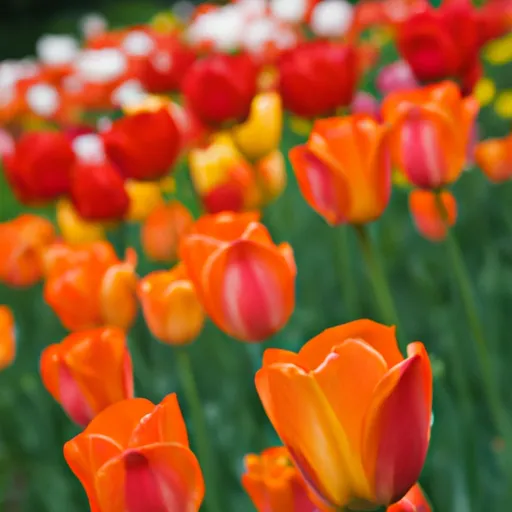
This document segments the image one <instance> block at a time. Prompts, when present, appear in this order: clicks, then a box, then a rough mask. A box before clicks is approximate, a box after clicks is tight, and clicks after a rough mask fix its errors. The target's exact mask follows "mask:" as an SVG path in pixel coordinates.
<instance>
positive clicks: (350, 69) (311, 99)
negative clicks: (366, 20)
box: [278, 41, 359, 118]
mask: <svg viewBox="0 0 512 512" xmlns="http://www.w3.org/2000/svg"><path fill="white" fill-rule="evenodd" d="M278 67H279V73H280V82H279V93H280V95H281V98H282V100H283V105H284V108H285V109H287V110H289V111H290V112H292V113H293V114H296V115H298V116H301V117H308V118H313V117H318V116H325V115H333V114H334V113H335V111H336V109H337V108H340V107H346V106H348V105H350V103H351V101H352V97H353V95H354V92H355V89H356V86H357V82H358V79H359V68H358V55H357V50H356V49H355V48H354V47H353V46H351V45H348V44H345V43H337V42H330V41H311V42H305V43H301V44H299V45H297V46H296V47H294V48H292V49H291V50H288V51H286V52H284V53H283V55H282V56H281V58H280V59H279V62H278Z"/></svg>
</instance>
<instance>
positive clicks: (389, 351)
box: [255, 320, 432, 510]
mask: <svg viewBox="0 0 512 512" xmlns="http://www.w3.org/2000/svg"><path fill="white" fill-rule="evenodd" d="M407 354H408V357H407V358H406V359H404V358H403V357H402V355H401V354H400V352H399V350H398V346H397V342H396V338H395V328H394V327H387V326H384V325H382V324H378V323H376V322H373V321H371V320H357V321H354V322H350V323H347V324H344V325H340V326H337V327H333V328H331V329H327V330H326V331H324V332H322V333H321V334H319V335H318V336H316V337H315V338H313V339H312V340H310V341H309V342H307V343H306V344H305V345H304V346H303V347H302V349H301V350H300V351H299V353H298V354H295V353H293V352H289V351H286V350H279V349H269V350H266V351H265V354H264V356H263V368H262V369H260V370H259V371H258V372H257V373H256V378H255V382H256V389H257V391H258V394H259V396H260V399H261V401H262V403H263V406H264V408H265V411H266V412H267V415H268V417H269V419H270V421H271V423H272V425H273V426H274V428H275V429H276V431H277V433H278V435H279V436H280V438H281V439H282V441H283V443H284V444H285V445H286V447H287V448H288V450H289V452H290V455H291V457H292V459H293V461H294V463H295V465H296V467H297V468H298V470H299V471H300V473H301V474H302V475H303V477H304V479H305V481H306V482H307V483H308V486H309V488H310V490H311V491H312V492H314V493H315V495H316V496H317V499H318V500H320V501H321V502H322V503H323V504H324V506H326V507H333V508H335V509H340V508H341V509H344V508H345V507H347V508H351V509H355V510H370V509H371V508H372V507H373V508H377V507H379V506H386V505H389V504H391V503H394V502H396V501H397V500H399V499H400V498H402V497H403V496H404V495H405V494H406V493H407V491H408V490H409V489H410V488H411V486H412V485H413V484H414V483H415V482H416V480H417V479H418V476H419V474H420V472H421V469H422V467H423V463H424V461H425V457H426V454H427V448H428V443H429V438H430V418H431V409H432V370H431V367H430V361H429V359H428V355H427V353H426V351H425V348H424V346H423V344H422V343H419V342H416V343H411V344H410V345H409V346H408V348H407ZM363 375H364V378H361V376H363Z"/></svg>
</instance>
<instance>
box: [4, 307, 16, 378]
mask: <svg viewBox="0 0 512 512" xmlns="http://www.w3.org/2000/svg"><path fill="white" fill-rule="evenodd" d="M15 356H16V333H15V328H14V317H13V315H12V312H11V310H10V309H9V308H8V307H7V306H0V370H3V369H4V368H7V367H8V366H9V365H10V364H12V362H13V361H14V358H15Z"/></svg>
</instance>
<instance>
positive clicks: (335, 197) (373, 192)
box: [289, 114, 391, 224]
mask: <svg viewBox="0 0 512 512" xmlns="http://www.w3.org/2000/svg"><path fill="white" fill-rule="evenodd" d="M386 140H387V135H386V129H385V128H384V126H381V125H379V124H378V123H377V121H375V120H374V119H373V118H371V117H369V116H366V115H363V114H356V115H352V116H348V117H334V118H330V119H321V120H318V121H316V122H315V124H314V125H313V131H312V132H311V134H310V136H309V139H308V142H307V143H306V144H304V145H303V146H297V147H295V148H293V149H292V150H291V151H290V154H289V156H290V161H291V163H292V167H293V170H294V172H295V175H296V176H297V181H298V182H299V187H300V190H301V192H302V194H303V195H304V198H305V199H306V201H307V202H308V204H309V205H310V206H311V207H312V208H313V209H314V210H315V211H316V212H317V213H319V214H320V215H321V216H322V217H324V218H325V220H326V221H327V222H329V224H341V223H352V224H363V223H366V222H371V221H372V220H375V219H377V218H378V217H380V216H381V215H382V213H383V211H384V210H385V208H386V206H387V205H388V202H389V197H390V192H391V167H390V165H389V156H388V150H387V143H386Z"/></svg>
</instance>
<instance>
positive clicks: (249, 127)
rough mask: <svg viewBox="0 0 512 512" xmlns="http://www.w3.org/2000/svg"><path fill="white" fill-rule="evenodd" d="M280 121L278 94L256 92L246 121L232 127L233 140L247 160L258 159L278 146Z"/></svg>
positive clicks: (281, 117) (281, 116)
mask: <svg viewBox="0 0 512 512" xmlns="http://www.w3.org/2000/svg"><path fill="white" fill-rule="evenodd" d="M282 123H283V111H282V106H281V98H280V97H279V94H277V93H276V92H268V93H261V94H258V95H257V96H255V97H254V99H253V101H252V106H251V113H250V115H249V118H248V119H247V121H245V123H242V124H240V125H238V126H235V127H234V128H233V130H232V135H233V140H234V141H235V144H236V145H237V147H238V149H239V150H240V151H241V153H242V154H243V155H244V156H245V157H246V158H247V159H248V160H252V161H254V160H258V159H259V158H263V157H264V156H266V155H268V154H269V153H272V152H273V151H275V150H276V149H277V148H278V147H279V142H280V140H281V131H282Z"/></svg>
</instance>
